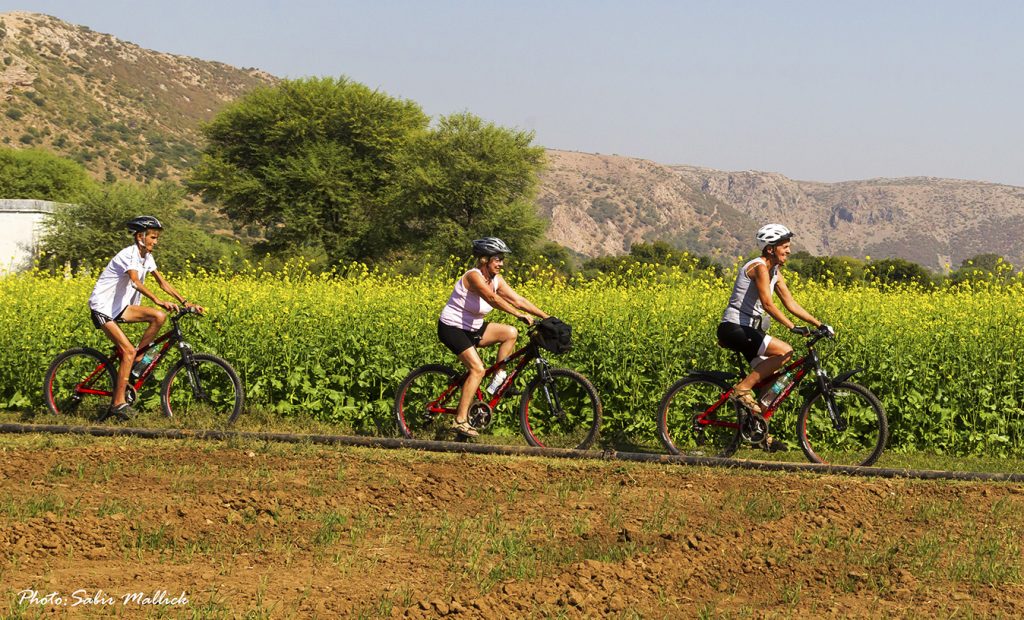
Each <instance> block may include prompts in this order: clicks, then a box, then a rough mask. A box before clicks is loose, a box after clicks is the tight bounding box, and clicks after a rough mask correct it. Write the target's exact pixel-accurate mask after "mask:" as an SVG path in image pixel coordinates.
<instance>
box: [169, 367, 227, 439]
mask: <svg viewBox="0 0 1024 620" xmlns="http://www.w3.org/2000/svg"><path fill="white" fill-rule="evenodd" d="M194 360H195V365H194V366H193V367H192V368H189V366H188V365H186V364H185V363H184V362H179V363H178V364H177V365H176V366H175V367H174V368H173V369H171V371H170V372H169V373H168V374H167V377H166V379H165V380H164V386H163V390H162V394H161V396H162V400H163V404H164V413H165V414H166V415H167V416H168V417H173V418H177V419H178V420H179V421H180V422H183V423H185V422H187V423H188V424H189V425H194V426H211V425H212V426H217V425H220V424H225V423H228V424H230V423H231V422H233V421H234V420H235V418H236V417H237V416H238V414H239V413H240V412H241V409H242V402H243V399H244V395H243V391H242V385H241V381H240V380H239V378H238V375H237V373H235V371H234V369H233V368H231V366H230V365H229V364H228V363H227V362H225V361H224V360H222V359H220V358H218V357H216V356H213V355H207V354H202V353H200V354H196V355H195V356H194Z"/></svg>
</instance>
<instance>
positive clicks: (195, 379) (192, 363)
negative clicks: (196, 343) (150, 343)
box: [178, 340, 206, 400]
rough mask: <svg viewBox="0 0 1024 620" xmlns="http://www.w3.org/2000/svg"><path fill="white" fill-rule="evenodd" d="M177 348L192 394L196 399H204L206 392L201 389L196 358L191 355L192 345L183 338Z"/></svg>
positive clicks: (201, 384)
mask: <svg viewBox="0 0 1024 620" xmlns="http://www.w3.org/2000/svg"><path fill="white" fill-rule="evenodd" d="M178 350H179V351H181V359H182V360H184V362H185V374H186V375H188V382H189V385H190V386H192V395H193V396H195V398H196V400H206V393H205V392H204V391H203V382H202V380H201V379H200V378H199V372H198V371H197V369H196V359H195V357H194V356H193V355H192V346H191V345H190V344H189V343H187V342H185V341H184V340H182V341H180V342H179V343H178Z"/></svg>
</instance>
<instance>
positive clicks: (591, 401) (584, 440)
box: [519, 368, 601, 450]
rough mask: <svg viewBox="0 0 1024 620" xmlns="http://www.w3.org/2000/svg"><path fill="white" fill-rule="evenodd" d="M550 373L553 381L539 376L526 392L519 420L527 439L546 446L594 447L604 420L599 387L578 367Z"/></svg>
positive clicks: (537, 444)
mask: <svg viewBox="0 0 1024 620" xmlns="http://www.w3.org/2000/svg"><path fill="white" fill-rule="evenodd" d="M549 374H550V380H549V381H546V382H545V381H542V380H541V379H540V377H538V378H537V379H534V380H533V381H532V382H531V383H530V385H529V386H527V388H526V391H525V392H524V393H523V401H522V403H521V405H520V411H519V421H520V426H521V427H522V430H523V434H524V435H525V436H526V440H527V441H528V442H529V443H530V444H531V445H534V446H540V447H546V448H570V449H580V450H582V449H586V448H588V447H590V445H591V444H592V443H593V442H594V439H595V438H596V437H597V432H598V428H599V426H600V424H601V401H600V399H599V398H598V396H597V391H596V390H595V389H594V386H592V385H591V384H590V382H589V381H587V379H586V378H584V377H583V376H582V375H580V374H579V373H577V372H575V371H572V370H567V369H564V368H556V369H552V370H551V371H549Z"/></svg>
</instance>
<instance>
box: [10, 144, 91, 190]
mask: <svg viewBox="0 0 1024 620" xmlns="http://www.w3.org/2000/svg"><path fill="white" fill-rule="evenodd" d="M90 185H92V181H91V180H90V179H89V175H88V174H87V173H86V171H85V168H83V167H82V166H80V165H79V164H77V163H75V162H73V161H70V160H67V159H64V158H62V157H59V156H57V155H54V154H53V153H49V152H47V151H41V150H37V149H6V148H0V198H21V199H34V200H53V201H55V202H73V201H74V200H76V199H77V198H78V196H79V195H81V194H82V193H83V192H84V191H85V190H86V188H87V187H89V186H90Z"/></svg>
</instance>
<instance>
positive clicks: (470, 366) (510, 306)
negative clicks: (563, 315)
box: [437, 237, 548, 437]
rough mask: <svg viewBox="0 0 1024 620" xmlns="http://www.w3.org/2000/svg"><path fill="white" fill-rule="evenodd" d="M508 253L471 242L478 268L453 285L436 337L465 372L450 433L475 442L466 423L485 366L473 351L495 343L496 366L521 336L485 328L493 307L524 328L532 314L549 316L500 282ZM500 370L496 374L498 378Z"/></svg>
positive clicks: (500, 327) (493, 242) (499, 244)
mask: <svg viewBox="0 0 1024 620" xmlns="http://www.w3.org/2000/svg"><path fill="white" fill-rule="evenodd" d="M509 253H511V250H510V249H509V248H508V246H507V245H505V242H504V241H502V240H501V239H498V238H497V237H484V238H483V239H477V240H476V241H474V242H473V256H475V257H476V266H475V267H473V268H472V269H470V270H469V271H467V272H466V273H464V274H463V275H462V277H461V278H459V279H458V280H457V281H456V282H455V288H454V290H453V291H452V294H451V296H450V297H449V298H448V303H447V304H445V307H444V309H443V310H442V311H441V317H440V318H439V319H438V321H437V337H438V338H439V339H440V340H441V342H442V343H443V344H444V345H445V346H446V347H448V349H449V350H451V352H452V353H454V354H455V355H457V356H458V358H459V361H461V362H462V363H463V364H464V365H465V366H466V368H467V370H468V371H469V373H468V374H467V375H466V381H465V383H463V384H462V396H461V398H460V399H459V406H458V408H457V410H456V414H455V423H454V424H453V425H452V429H453V430H455V431H456V432H457V433H459V434H460V435H464V436H467V437H475V436H477V435H478V434H479V433H477V431H476V429H474V428H473V427H472V425H470V423H469V407H470V405H472V404H473V400H474V399H475V398H476V391H477V388H478V387H479V386H480V381H481V379H483V376H484V372H485V371H486V367H485V366H484V363H483V361H482V360H481V359H480V354H479V353H478V352H477V347H489V346H491V345H493V344H499V345H500V346H499V347H498V361H501V360H504V359H505V358H506V357H508V356H509V355H510V354H511V353H512V351H513V349H515V345H516V338H518V337H519V332H518V330H516V328H515V327H513V326H511V325H504V324H501V323H488V322H487V321H485V320H484V316H486V315H487V313H488V312H490V311H491V310H492V309H493V308H495V307H497V308H499V309H501V310H504V311H505V312H508V313H509V314H511V315H513V316H515V317H516V318H518V319H519V320H520V321H523V322H524V323H526V324H527V325H533V318H532V317H531V316H530V315H533V316H536V317H539V318H542V319H543V318H547V316H548V315H547V314H546V313H545V312H544V311H542V310H541V309H540V308H538V307H537V306H535V305H534V304H533V303H531V302H530V301H529V300H528V299H526V298H525V297H523V296H522V295H520V294H518V293H516V292H515V291H514V290H512V287H511V286H509V285H508V283H507V282H505V279H504V278H502V277H501V270H502V267H504V264H505V255H506V254H509ZM503 373H504V371H500V372H499V373H498V376H497V378H498V379H499V381H500V379H502V378H503V377H501V375H502V374H503Z"/></svg>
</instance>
